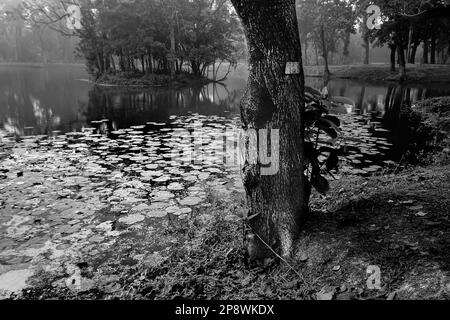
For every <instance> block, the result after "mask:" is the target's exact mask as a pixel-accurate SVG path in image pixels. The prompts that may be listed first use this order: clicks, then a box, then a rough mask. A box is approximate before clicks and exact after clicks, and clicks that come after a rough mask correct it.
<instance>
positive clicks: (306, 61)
mask: <svg viewBox="0 0 450 320" xmlns="http://www.w3.org/2000/svg"><path fill="white" fill-rule="evenodd" d="M307 65H308V35H305V66H307Z"/></svg>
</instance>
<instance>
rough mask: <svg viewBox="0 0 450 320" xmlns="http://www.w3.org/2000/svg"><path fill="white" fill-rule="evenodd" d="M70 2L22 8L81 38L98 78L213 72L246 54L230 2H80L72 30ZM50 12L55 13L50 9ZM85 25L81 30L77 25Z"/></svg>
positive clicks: (39, 21) (39, 0)
mask: <svg viewBox="0 0 450 320" xmlns="http://www.w3.org/2000/svg"><path fill="white" fill-rule="evenodd" d="M71 4H72V2H70V1H58V2H56V1H50V0H49V1H46V0H30V1H25V2H24V3H23V5H22V7H23V10H24V11H25V12H26V19H27V20H28V21H31V23H32V24H36V25H44V26H48V27H50V28H52V29H55V30H59V32H60V33H62V34H65V35H73V36H77V37H78V38H79V45H78V53H79V54H80V55H81V56H83V57H84V58H85V59H86V61H87V66H88V70H89V72H90V73H91V74H92V75H94V76H95V77H97V78H98V77H99V76H101V75H103V74H105V73H116V72H121V73H127V74H128V73H133V74H136V73H139V74H155V73H156V74H166V75H172V76H173V75H174V74H175V73H186V72H187V73H191V74H193V75H195V76H197V77H201V76H206V75H207V74H208V73H211V72H212V75H213V77H214V79H216V80H220V79H217V71H218V68H219V66H220V65H222V64H226V65H228V66H230V67H231V66H233V65H235V63H236V62H237V59H238V58H239V57H241V56H242V55H243V54H244V51H245V50H244V41H243V33H242V30H241V28H240V24H239V22H238V19H237V17H236V15H235V14H234V13H233V11H232V10H231V5H230V4H229V3H228V2H227V1H225V0H134V1H123V0H108V1H103V0H101V1H95V0H94V1H91V0H80V1H78V2H77V6H78V7H79V8H80V11H79V16H80V17H81V19H79V21H77V20H76V19H77V18H78V17H77V14H78V13H75V14H74V15H72V18H73V20H72V21H74V22H75V24H74V28H70V25H69V27H68V25H67V19H68V17H67V13H66V10H67V8H68V7H69V6H70V5H71ZM48 8H50V9H48ZM77 23H79V26H76V25H77Z"/></svg>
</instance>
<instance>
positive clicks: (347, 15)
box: [297, 0, 355, 76]
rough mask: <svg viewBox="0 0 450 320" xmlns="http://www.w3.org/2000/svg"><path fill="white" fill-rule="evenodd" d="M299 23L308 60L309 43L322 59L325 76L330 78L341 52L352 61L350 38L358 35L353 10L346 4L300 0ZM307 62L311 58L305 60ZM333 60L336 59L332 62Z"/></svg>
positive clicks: (330, 1)
mask: <svg viewBox="0 0 450 320" xmlns="http://www.w3.org/2000/svg"><path fill="white" fill-rule="evenodd" d="M297 12H298V17H297V18H298V21H299V22H298V23H299V27H300V30H301V33H300V34H301V38H302V40H303V43H304V46H305V57H307V48H308V40H311V41H312V42H313V45H314V47H316V48H317V49H318V50H319V51H320V52H321V55H322V60H323V63H324V74H325V75H328V76H329V75H330V70H329V60H330V55H331V58H332V57H333V54H335V53H337V52H338V49H339V48H340V44H341V43H342V44H343V46H342V48H343V55H344V56H347V57H348V46H349V41H350V35H351V34H353V33H355V16H354V13H353V10H352V6H351V5H350V4H349V3H348V2H347V1H343V0H299V1H298V3H297ZM305 60H307V58H305ZM331 60H333V59H331Z"/></svg>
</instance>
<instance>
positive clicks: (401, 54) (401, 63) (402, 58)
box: [397, 45, 406, 81]
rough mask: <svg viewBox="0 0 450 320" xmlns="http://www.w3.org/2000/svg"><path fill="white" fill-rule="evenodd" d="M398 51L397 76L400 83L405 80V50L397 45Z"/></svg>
mask: <svg viewBox="0 0 450 320" xmlns="http://www.w3.org/2000/svg"><path fill="white" fill-rule="evenodd" d="M397 51H398V66H399V71H400V73H399V75H400V81H403V80H405V78H406V60H405V49H404V48H403V46H402V45H397Z"/></svg>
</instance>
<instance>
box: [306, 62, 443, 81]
mask: <svg viewBox="0 0 450 320" xmlns="http://www.w3.org/2000/svg"><path fill="white" fill-rule="evenodd" d="M406 69H407V79H406V81H407V82H421V83H436V82H450V65H419V64H415V65H413V64H408V65H407V67H406ZM304 70H305V75H306V76H311V77H322V76H323V66H305V67H304ZM397 70H398V69H397ZM330 72H331V73H332V78H341V79H360V80H366V81H398V80H399V77H398V72H391V70H390V66H389V65H388V64H370V65H344V66H330Z"/></svg>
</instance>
